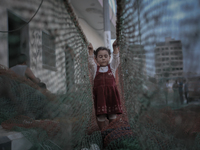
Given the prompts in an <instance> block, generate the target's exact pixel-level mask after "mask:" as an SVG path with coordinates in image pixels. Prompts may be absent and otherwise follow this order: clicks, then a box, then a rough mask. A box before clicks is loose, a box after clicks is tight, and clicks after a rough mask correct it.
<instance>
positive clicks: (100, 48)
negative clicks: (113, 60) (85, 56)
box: [94, 47, 111, 58]
mask: <svg viewBox="0 0 200 150" xmlns="http://www.w3.org/2000/svg"><path fill="white" fill-rule="evenodd" d="M102 50H105V51H107V52H108V54H109V56H110V55H111V52H110V49H108V48H106V47H99V48H97V49H96V51H94V55H95V57H96V58H97V55H98V53H99V51H102Z"/></svg>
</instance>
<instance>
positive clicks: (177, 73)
mask: <svg viewBox="0 0 200 150" xmlns="http://www.w3.org/2000/svg"><path fill="white" fill-rule="evenodd" d="M155 77H156V79H157V80H159V79H163V78H164V79H174V78H180V77H183V52H182V44H181V41H180V40H174V39H172V38H170V37H167V38H165V42H160V43H157V44H156V48H155Z"/></svg>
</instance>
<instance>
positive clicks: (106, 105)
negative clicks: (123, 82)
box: [93, 65, 122, 115]
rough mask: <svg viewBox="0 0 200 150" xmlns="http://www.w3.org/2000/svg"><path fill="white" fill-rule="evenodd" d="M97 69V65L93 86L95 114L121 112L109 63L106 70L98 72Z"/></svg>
mask: <svg viewBox="0 0 200 150" xmlns="http://www.w3.org/2000/svg"><path fill="white" fill-rule="evenodd" d="M99 69H100V67H99V66H97V72H96V76H95V78H94V87H93V96H94V107H95V111H96V115H102V114H121V113H122V109H121V101H120V96H119V92H118V89H117V86H116V82H115V78H114V76H113V73H112V71H111V68H110V65H108V71H107V72H99Z"/></svg>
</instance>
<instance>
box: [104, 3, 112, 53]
mask: <svg viewBox="0 0 200 150" xmlns="http://www.w3.org/2000/svg"><path fill="white" fill-rule="evenodd" d="M108 1H109V0H103V15H104V44H105V47H107V48H109V49H111V32H110V13H109V3H108Z"/></svg>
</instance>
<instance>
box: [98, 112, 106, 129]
mask: <svg viewBox="0 0 200 150" xmlns="http://www.w3.org/2000/svg"><path fill="white" fill-rule="evenodd" d="M105 120H106V115H98V116H97V124H98V126H99V129H100V130H102V129H103V128H104V127H105V125H106V124H105Z"/></svg>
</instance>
